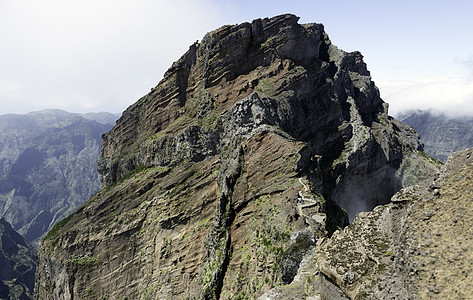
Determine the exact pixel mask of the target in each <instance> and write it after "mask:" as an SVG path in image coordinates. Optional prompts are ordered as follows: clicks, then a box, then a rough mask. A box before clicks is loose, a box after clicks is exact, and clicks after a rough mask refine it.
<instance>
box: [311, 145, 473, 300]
mask: <svg viewBox="0 0 473 300" xmlns="http://www.w3.org/2000/svg"><path fill="white" fill-rule="evenodd" d="M472 179H473V149H468V150H466V151H463V152H459V153H455V154H453V155H452V156H451V157H450V158H449V159H448V161H447V163H446V165H445V167H444V169H443V170H442V172H441V173H440V174H439V175H438V176H437V178H436V179H435V180H434V181H433V182H432V183H431V184H430V185H429V186H427V185H426V186H423V187H420V186H412V187H409V188H405V189H403V190H401V191H400V192H399V193H398V194H396V195H395V196H394V197H393V199H392V202H393V203H392V204H389V205H385V206H379V207H377V208H375V209H374V210H373V211H372V212H369V213H360V214H359V215H358V216H357V217H356V218H355V221H354V223H353V224H351V225H350V226H348V227H346V228H345V229H344V230H343V231H338V232H335V234H334V235H333V236H332V238H331V239H330V240H325V241H324V242H322V243H321V244H320V245H319V248H318V250H317V253H316V257H317V262H318V265H319V268H320V270H321V279H322V281H323V282H324V283H325V285H324V284H322V287H321V295H322V298H323V299H345V297H346V298H350V299H365V298H366V299H471V295H473V288H472V287H473V285H472V284H471V282H472V278H471V276H472V275H471V274H472V271H473V253H472V251H470V250H471V248H472V247H473V239H472V237H473V203H472V199H473V180H472ZM324 286H325V288H324ZM339 289H340V290H339Z"/></svg>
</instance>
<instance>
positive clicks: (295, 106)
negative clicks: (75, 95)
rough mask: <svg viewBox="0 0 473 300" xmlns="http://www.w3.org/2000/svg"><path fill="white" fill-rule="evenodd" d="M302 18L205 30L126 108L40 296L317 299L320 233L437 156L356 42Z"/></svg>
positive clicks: (59, 242)
mask: <svg viewBox="0 0 473 300" xmlns="http://www.w3.org/2000/svg"><path fill="white" fill-rule="evenodd" d="M297 22H298V18H297V17H296V16H294V15H282V16H277V17H274V18H270V19H257V20H254V21H253V22H251V23H243V24H239V25H228V26H223V27H221V28H219V29H217V30H215V31H213V32H210V33H208V34H207V35H206V36H205V37H204V38H203V39H202V41H201V42H197V43H195V44H194V45H192V46H191V47H190V48H189V51H187V53H185V54H184V55H183V56H182V58H181V59H179V60H178V61H177V62H175V63H174V64H173V65H172V67H171V68H170V69H169V70H168V71H167V72H166V74H165V76H164V78H163V80H161V82H160V83H159V84H158V85H157V86H156V87H155V88H153V89H152V90H151V92H150V93H149V94H148V95H146V96H144V97H143V98H141V99H140V100H138V101H137V102H136V103H135V104H133V105H132V106H130V107H129V108H128V109H127V110H126V111H125V112H124V113H123V115H122V117H121V118H120V119H119V120H118V122H117V125H116V126H115V127H114V128H113V129H112V130H111V131H110V132H109V133H107V134H106V135H104V136H103V141H102V150H101V155H100V160H99V167H98V169H99V172H100V176H101V180H102V186H103V188H102V190H101V191H100V192H99V193H97V194H96V195H95V196H93V197H92V198H91V199H90V200H89V201H88V202H87V203H85V204H84V205H83V206H82V207H81V208H80V209H78V210H77V211H76V212H75V213H74V214H73V215H71V216H70V217H69V218H67V219H65V220H63V221H62V222H61V223H60V224H58V225H57V226H56V227H55V228H53V230H52V231H51V232H50V233H49V234H48V236H47V237H46V238H45V239H44V240H43V244H42V247H41V250H40V253H39V259H38V272H37V279H36V288H35V289H36V293H35V295H36V298H37V299H51V297H52V298H55V299H59V298H61V299H72V298H87V297H88V298H92V299H96V298H102V299H140V298H141V299H244V298H254V297H258V296H264V295H265V293H266V292H268V293H270V292H271V291H274V290H273V288H274V287H276V286H280V287H287V288H291V287H294V286H297V287H307V289H305V288H297V291H298V293H299V294H300V295H301V297H302V298H305V297H309V296H310V295H312V294H313V293H314V292H315V290H314V289H313V288H312V287H313V282H314V279H315V277H314V276H315V275H314V273H313V272H314V271H313V270H314V269H312V271H307V270H309V269H310V266H311V265H313V263H314V260H313V259H312V260H310V259H306V258H305V257H306V256H305V255H306V254H307V253H310V251H312V249H313V247H314V246H315V244H316V242H317V240H318V239H321V238H324V237H328V236H330V235H331V234H332V233H333V232H334V231H336V230H337V229H341V228H343V227H344V226H346V225H347V224H348V215H350V216H354V214H356V212H358V211H360V210H364V209H366V210H370V209H371V208H373V207H374V206H376V205H378V204H385V203H388V202H389V199H390V197H391V196H392V195H393V194H394V193H395V192H397V191H398V190H399V189H401V187H402V186H403V185H406V184H409V183H413V182H416V181H419V180H423V179H424V178H427V177H428V175H429V174H432V172H435V171H436V170H437V166H435V165H434V164H433V161H432V160H430V159H429V158H428V157H426V156H425V155H423V153H422V144H421V142H420V139H419V136H418V135H417V134H416V133H415V132H414V131H413V130H412V129H410V128H409V127H408V126H406V125H403V124H402V123H400V122H398V121H396V120H395V119H393V118H391V117H389V116H388V114H387V104H386V103H384V102H383V101H382V100H381V98H380V96H379V91H378V89H377V88H376V86H375V84H374V83H373V82H372V81H371V77H370V74H369V72H368V70H367V68H366V65H365V63H364V62H363V59H362V55H361V54H360V53H358V52H353V53H347V52H344V51H342V50H340V49H338V48H337V47H335V46H334V45H332V44H331V42H330V40H329V38H328V36H327V34H326V33H325V32H324V28H323V26H322V25H321V24H302V25H301V24H298V23H297ZM339 205H341V206H342V207H345V208H346V209H347V210H348V214H347V213H346V211H344V210H343V209H342V208H340V206H339ZM298 270H299V273H298ZM303 270H306V271H304V272H303V273H301V271H303ZM275 297H276V296H275Z"/></svg>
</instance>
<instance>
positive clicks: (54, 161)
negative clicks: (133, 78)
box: [0, 110, 113, 246]
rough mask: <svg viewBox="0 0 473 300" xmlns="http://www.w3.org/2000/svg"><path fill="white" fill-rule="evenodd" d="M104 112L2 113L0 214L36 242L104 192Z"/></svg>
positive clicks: (106, 128) (30, 239)
mask: <svg viewBox="0 0 473 300" xmlns="http://www.w3.org/2000/svg"><path fill="white" fill-rule="evenodd" d="M105 114H106V113H105ZM108 115H109V117H110V116H111V117H113V115H112V114H108ZM104 116H105V115H103V114H89V115H88V116H87V118H84V117H81V116H80V115H78V114H71V113H67V112H64V111H59V110H45V111H40V112H34V113H29V114H26V115H2V116H0V215H1V216H3V217H4V218H5V219H6V220H7V221H8V222H10V223H11V224H12V226H13V228H15V229H16V230H17V231H18V232H20V233H21V234H23V235H24V236H25V237H26V238H27V239H28V240H29V241H33V242H36V244H37V246H39V239H40V238H41V236H42V235H43V234H45V233H46V232H47V231H48V230H49V229H50V228H51V227H52V225H54V224H55V223H56V222H57V221H59V220H61V219H63V218H64V217H66V216H68V215H69V214H70V213H71V212H72V211H73V210H74V209H75V208H76V207H77V206H78V205H80V204H82V203H83V202H85V201H86V200H87V199H88V198H89V197H90V196H91V195H92V194H93V193H95V192H97V191H98V190H99V188H100V183H99V180H98V175H97V172H96V164H97V159H98V156H99V149H100V148H99V145H100V141H101V135H102V134H103V133H105V132H106V131H108V130H109V129H110V128H111V127H112V125H111V124H101V123H98V122H97V121H95V120H93V119H94V118H101V119H103V118H104Z"/></svg>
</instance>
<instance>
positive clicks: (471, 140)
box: [399, 110, 473, 162]
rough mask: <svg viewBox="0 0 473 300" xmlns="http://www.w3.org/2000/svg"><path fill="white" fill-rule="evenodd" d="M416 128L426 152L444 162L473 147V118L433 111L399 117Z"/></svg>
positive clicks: (418, 111) (415, 112) (416, 112)
mask: <svg viewBox="0 0 473 300" xmlns="http://www.w3.org/2000/svg"><path fill="white" fill-rule="evenodd" d="M399 120H401V121H402V122H403V123H405V124H407V125H409V126H411V127H412V128H414V129H415V130H416V131H417V132H418V133H419V134H420V136H421V138H422V141H423V142H424V144H425V152H426V153H427V154H428V155H430V156H432V157H434V158H436V159H439V160H441V161H443V162H445V161H447V158H448V156H449V155H450V154H452V153H453V152H457V151H461V150H465V149H467V148H470V147H473V118H472V117H449V116H447V115H445V114H440V113H434V112H432V110H424V111H422V110H416V111H412V112H406V113H404V114H402V115H400V116H399Z"/></svg>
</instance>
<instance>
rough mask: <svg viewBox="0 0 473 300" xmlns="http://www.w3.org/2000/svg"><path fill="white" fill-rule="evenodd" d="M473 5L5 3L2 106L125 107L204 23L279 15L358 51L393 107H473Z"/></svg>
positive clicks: (0, 10)
mask: <svg viewBox="0 0 473 300" xmlns="http://www.w3.org/2000/svg"><path fill="white" fill-rule="evenodd" d="M471 11H473V2H470V1H466V0H463V1H460V0H453V1H449V2H445V1H437V0H435V1H405V0H402V1H397V2H387V3H380V1H372V0H369V1H368V0H366V1H364V0H360V1H357V2H352V1H293V2H287V1H279V0H278V1H258V2H255V1H248V0H245V1H216V0H203V1H199V2H198V3H197V1H191V0H174V1H164V0H159V1H153V0H134V1H131V0H115V1H112V0H94V1H93V0H83V1H61V0H44V1H35V0H20V1H18V0H5V1H1V2H0V38H1V39H2V41H3V43H2V47H1V48H0V105H1V109H0V114H6V113H27V112H30V111H35V110H42V109H46V108H50V109H63V110H66V111H70V112H91V111H108V112H112V113H119V112H122V111H123V110H125V109H126V108H127V107H128V106H129V105H131V104H133V103H134V102H135V101H137V100H138V99H139V98H140V97H141V96H143V95H145V94H146V93H148V92H149V90H150V88H152V87H154V86H156V84H157V83H158V82H159V80H161V78H162V77H163V74H164V72H165V71H166V70H167V69H168V68H169V67H170V66H171V64H172V62H174V61H175V60H177V59H179V57H180V56H181V55H182V54H184V52H185V51H187V49H188V47H189V46H190V45H191V44H192V43H194V42H195V41H196V40H200V39H201V38H202V37H203V36H204V35H205V33H206V32H208V31H211V30H214V29H216V28H218V27H220V26H222V25H225V24H236V23H241V22H247V21H251V20H253V19H255V18H263V17H271V16H274V15H278V14H282V13H293V14H295V15H298V16H300V17H301V20H300V23H309V22H316V23H322V24H324V25H325V29H326V32H327V33H328V34H329V37H330V39H331V40H332V42H333V43H334V44H335V45H336V46H338V47H339V48H341V49H343V50H345V51H355V50H359V51H360V52H361V53H362V54H363V55H364V57H365V62H366V63H367V65H368V69H369V70H370V71H371V75H372V78H373V80H374V81H375V83H376V85H377V86H378V88H379V89H380V91H381V96H382V98H383V99H384V100H385V101H386V102H388V103H389V104H390V114H392V115H396V114H397V113H399V112H400V111H402V110H406V109H428V108H435V109H436V110H438V111H442V112H446V113H448V114H466V115H473V41H472V40H471V38H470V35H471V34H470V33H471V31H472V28H473V18H471V17H470V12H471Z"/></svg>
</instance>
